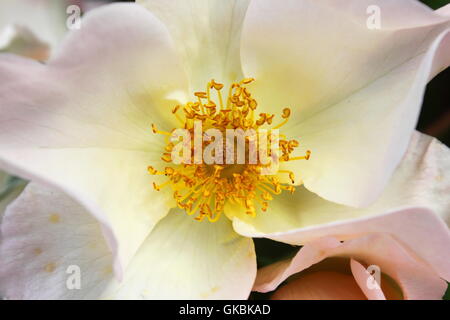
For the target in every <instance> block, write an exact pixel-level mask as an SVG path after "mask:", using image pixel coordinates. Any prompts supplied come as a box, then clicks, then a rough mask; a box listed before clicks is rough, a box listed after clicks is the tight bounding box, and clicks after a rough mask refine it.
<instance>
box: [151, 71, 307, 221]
mask: <svg viewBox="0 0 450 320" xmlns="http://www.w3.org/2000/svg"><path fill="white" fill-rule="evenodd" d="M253 81H254V79H252V78H249V79H244V80H242V81H240V82H239V83H232V84H231V86H230V88H229V91H228V96H227V97H226V99H225V100H224V99H223V96H222V89H223V88H224V85H223V84H221V83H218V82H215V81H214V80H211V81H210V82H209V83H208V84H207V86H206V91H205V92H195V94H194V95H195V96H196V97H197V101H195V102H188V103H186V104H185V105H177V106H175V107H174V108H173V110H172V113H173V115H174V116H175V117H176V118H177V119H178V121H179V122H180V127H179V128H174V129H172V130H171V132H167V131H161V130H158V129H157V128H156V126H155V125H154V124H152V130H153V133H156V134H161V135H165V136H166V138H167V145H166V147H165V150H164V152H163V154H162V157H161V159H162V160H163V161H165V162H167V163H168V165H167V167H165V168H164V170H162V171H158V170H156V169H155V168H153V167H152V166H149V167H148V172H149V173H150V174H152V175H165V176H166V177H167V181H166V182H164V183H163V184H161V185H157V184H156V183H153V187H154V188H155V189H156V190H158V191H159V190H161V189H162V188H166V187H171V188H172V191H173V196H174V199H175V200H176V202H177V205H178V207H179V208H181V209H183V210H185V211H186V213H187V214H188V215H195V219H196V220H199V221H201V220H203V219H204V218H207V219H208V220H209V221H210V222H215V221H217V220H218V219H219V218H220V216H221V214H222V213H223V211H224V207H225V205H226V204H227V202H229V203H230V204H233V205H239V206H240V207H242V208H243V210H244V211H245V213H246V214H248V215H250V216H253V217H254V216H255V215H256V212H257V209H260V210H261V211H267V208H268V206H269V202H270V201H271V200H272V199H273V196H274V195H278V194H280V193H281V192H283V191H288V192H291V193H293V192H294V191H295V187H294V185H293V184H294V183H295V177H294V173H293V172H291V171H287V170H278V168H276V169H275V171H274V170H273V164H274V163H276V164H278V162H286V161H293V160H302V159H305V160H308V159H309V157H310V154H311V152H310V151H309V150H308V151H307V152H306V154H305V155H304V156H300V157H292V156H291V154H292V152H293V151H294V149H295V148H297V147H298V146H299V143H298V141H297V140H293V139H291V140H288V139H286V137H285V136H284V135H280V136H279V137H278V136H276V135H275V132H276V133H277V132H278V129H279V128H281V127H282V126H283V125H284V124H286V123H287V121H288V119H289V117H290V114H291V110H290V109H289V108H285V109H283V111H282V114H281V118H282V121H281V122H280V123H279V124H277V125H274V126H272V122H273V120H274V117H275V115H273V114H268V113H259V115H258V116H256V109H257V106H258V103H257V101H256V100H255V99H254V98H253V97H252V95H251V93H250V91H249V90H248V87H247V86H248V85H249V84H250V83H251V82H253ZM213 95H214V96H215V97H216V99H214V98H213ZM180 129H182V130H184V132H185V134H184V135H182V136H181V137H182V138H183V139H182V142H180V141H179V138H180V135H179V134H177V135H175V132H178V131H179V130H180ZM203 130H206V133H204V131H203ZM230 132H233V134H234V135H230V134H229V133H230ZM236 132H238V134H235V133H236ZM249 132H250V133H249ZM225 136H226V138H223V137H225ZM263 136H264V137H265V139H263V138H262V137H263ZM213 137H214V139H212V138H213ZM236 139H237V141H238V143H237V146H236V148H235V145H234V142H235V140H236ZM268 140H270V141H268ZM177 141H178V143H176V142H177ZM256 144H258V145H259V147H260V148H259V152H257V151H256V150H255V145H256ZM274 146H275V147H276V148H274ZM199 149H200V151H199ZM235 149H238V150H237V152H235ZM202 150H205V151H204V154H205V153H207V155H210V158H213V161H211V159H209V161H208V159H206V158H207V157H205V159H206V160H205V159H201V156H202V153H201V152H202ZM239 151H242V152H239ZM180 153H182V154H183V157H182V158H183V159H184V161H182V163H180V161H179V160H178V161H174V157H175V158H179V155H180ZM264 153H266V154H264ZM269 158H270V159H269ZM268 159H269V160H272V161H268ZM269 167H271V168H272V171H269V170H268V168H269ZM278 174H287V175H288V176H289V178H290V180H291V183H292V184H285V183H281V182H280V180H279V178H278Z"/></svg>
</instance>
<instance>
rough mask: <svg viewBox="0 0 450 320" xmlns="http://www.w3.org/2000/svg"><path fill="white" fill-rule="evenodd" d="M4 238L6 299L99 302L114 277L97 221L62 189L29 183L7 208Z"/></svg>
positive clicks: (0, 262) (0, 285)
mask: <svg viewBox="0 0 450 320" xmlns="http://www.w3.org/2000/svg"><path fill="white" fill-rule="evenodd" d="M0 235H1V241H0V295H1V296H2V297H3V298H7V299H39V300H41V299H95V298H99V297H101V294H102V292H103V291H104V290H105V288H106V287H107V285H108V284H109V283H110V281H112V279H113V278H114V277H113V273H112V263H113V257H112V254H111V252H110V251H109V249H108V247H107V245H106V242H105V239H104V238H103V236H102V232H101V230H100V225H99V223H98V221H96V219H94V218H93V217H92V215H91V214H89V213H88V212H86V211H85V210H84V209H83V208H82V207H81V206H80V205H79V204H78V203H76V202H75V201H73V200H72V199H71V198H69V197H68V196H66V195H64V194H62V193H61V192H59V191H53V190H51V189H48V188H45V187H42V186H40V185H37V184H35V183H30V184H29V185H28V186H27V187H26V188H25V190H24V192H23V193H22V194H21V195H20V196H19V197H18V198H17V199H16V200H15V201H14V202H13V203H12V204H11V205H10V206H9V207H8V209H7V210H6V212H5V217H4V219H3V223H2V224H1V233H0ZM77 275H79V276H80V277H79V280H80V281H79V282H78V279H77V278H76V277H77ZM67 283H68V284H69V286H67ZM78 284H79V285H80V286H79V287H78V286H77V285H78Z"/></svg>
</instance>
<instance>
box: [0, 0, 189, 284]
mask: <svg viewBox="0 0 450 320" xmlns="http://www.w3.org/2000/svg"><path fill="white" fill-rule="evenodd" d="M0 81H1V82H2V86H1V87H0V111H1V112H0V122H1V124H2V126H1V129H0V166H1V167H3V168H6V169H7V170H8V171H9V172H11V173H13V174H16V175H19V176H21V177H24V178H27V179H32V180H34V181H38V182H42V183H44V184H47V185H52V186H54V187H57V188H59V189H61V190H64V191H65V192H67V193H68V194H69V195H71V196H73V197H75V198H77V199H78V200H79V201H80V202H81V203H82V204H83V205H84V206H85V207H86V208H88V209H89V210H90V211H91V212H92V213H93V214H94V215H95V216H96V217H97V219H98V220H99V221H101V222H102V223H103V226H102V227H103V231H104V232H105V235H106V237H107V240H108V243H109V245H110V247H111V248H112V250H113V251H114V253H115V255H116V265H115V270H116V271H117V272H118V274H119V276H120V270H121V269H122V268H123V267H124V266H125V265H126V264H127V263H128V261H129V259H130V258H131V257H132V256H133V254H134V252H135V251H136V250H137V248H138V247H139V245H140V244H141V243H142V241H143V240H144V239H145V237H146V236H147V235H148V233H149V232H150V231H151V229H152V228H153V226H154V224H155V223H156V222H157V221H158V220H159V219H161V218H162V217H163V216H164V215H165V214H166V213H167V211H168V206H167V203H166V201H165V199H164V196H163V195H162V194H161V193H157V192H156V191H153V189H152V186H151V182H152V179H151V177H150V176H149V175H148V173H147V172H146V169H147V166H148V165H150V164H153V165H155V162H156V161H158V159H159V157H160V154H161V153H160V152H161V150H162V149H161V148H162V146H164V139H162V138H160V137H159V136H157V135H154V134H152V132H151V129H150V124H151V123H152V122H155V124H157V125H158V124H161V125H164V124H167V121H166V119H167V118H169V117H170V115H171V114H170V112H168V111H167V107H168V106H169V105H172V104H173V102H174V101H172V100H170V98H168V95H171V94H173V93H174V91H176V90H184V89H185V88H186V83H187V82H186V79H185V75H184V73H183V71H182V70H181V68H180V65H179V63H178V58H177V56H176V53H175V52H174V47H173V43H172V41H171V39H170V36H169V34H168V32H167V31H166V29H165V28H164V26H163V25H162V24H161V23H160V22H159V21H158V20H157V19H156V18H155V17H154V16H152V15H151V14H150V13H149V12H148V11H147V10H145V9H143V8H141V7H140V6H138V5H135V4H115V5H110V6H104V7H101V8H99V9H98V10H93V11H91V12H89V13H88V14H87V15H86V16H85V19H84V20H83V22H82V28H81V29H80V30H76V31H73V32H72V33H71V34H70V35H69V36H68V38H66V39H65V42H64V43H63V45H62V46H61V47H60V51H59V54H57V55H56V56H55V57H53V58H52V59H50V61H49V62H48V64H47V65H41V64H39V63H36V62H34V61H31V60H26V59H22V58H19V57H14V56H8V55H5V56H0ZM170 118H172V117H170Z"/></svg>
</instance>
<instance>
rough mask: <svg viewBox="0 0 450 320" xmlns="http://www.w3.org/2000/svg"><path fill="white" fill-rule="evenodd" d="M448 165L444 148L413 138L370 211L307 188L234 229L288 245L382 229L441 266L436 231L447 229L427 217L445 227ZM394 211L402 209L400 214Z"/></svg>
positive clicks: (449, 204)
mask: <svg viewBox="0 0 450 320" xmlns="http://www.w3.org/2000/svg"><path fill="white" fill-rule="evenodd" d="M449 165H450V150H449V149H448V147H446V146H445V145H443V144H442V143H441V142H439V141H438V140H436V139H434V138H431V137H429V136H426V135H423V134H420V133H415V134H414V135H413V138H412V140H411V143H410V146H409V149H408V152H407V153H406V155H405V157H404V159H403V161H402V163H401V164H400V166H399V167H398V169H397V170H396V172H395V174H394V176H393V178H392V181H391V182H390V184H389V185H388V187H387V188H386V190H385V191H384V192H383V194H382V196H381V197H380V199H378V200H377V201H376V202H375V203H374V204H372V205H371V206H369V207H367V208H365V209H355V208H351V207H347V206H343V205H338V204H335V203H332V202H329V201H326V200H324V199H322V198H320V197H319V196H317V195H314V194H313V193H311V192H309V191H307V190H306V189H300V190H298V191H296V192H295V194H294V195H290V194H285V195H282V196H280V197H277V198H275V199H274V200H273V201H272V203H271V206H273V208H272V210H271V211H270V212H267V213H264V212H262V213H260V214H258V215H257V216H256V217H255V218H250V217H246V216H245V215H241V217H240V218H235V219H234V227H235V230H236V231H237V232H238V233H240V234H242V235H245V236H251V237H268V238H270V239H273V240H277V241H282V242H287V243H292V244H303V243H305V242H307V241H311V240H313V239H317V238H319V237H322V236H326V235H335V236H338V235H341V236H342V235H345V234H352V235H354V236H355V235H356V234H358V233H360V232H377V231H379V230H378V228H381V229H382V230H385V231H386V232H389V233H391V234H394V235H396V236H397V237H399V238H401V239H407V240H408V241H412V242H413V243H414V248H416V249H417V250H419V251H420V252H421V254H422V255H423V256H426V257H427V259H430V261H436V262H437V261H439V263H433V265H440V264H441V263H443V262H444V261H445V259H448V260H447V261H450V257H448V256H447V255H445V254H444V256H443V252H446V250H445V249H444V248H445V247H446V246H447V243H446V240H445V239H441V240H439V239H438V238H436V237H435V236H436V232H435V231H434V230H446V229H447V226H446V225H445V223H444V222H442V221H441V220H440V219H438V218H434V219H429V217H428V216H429V215H432V216H435V215H436V216H439V217H440V218H441V219H442V220H444V221H446V222H447V223H449V214H450V201H449V198H448V193H449V190H450V182H449V181H448V179H447V175H446V172H448V171H449V170H450V168H449ZM413 206H416V207H427V208H431V209H432V210H431V211H432V213H430V212H429V213H424V212H416V211H415V210H414V209H406V208H407V207H413ZM396 208H405V210H402V213H399V212H397V211H398V210H396ZM386 212H391V213H390V214H386ZM405 219H406V220H408V221H409V220H410V219H416V220H414V221H420V223H419V222H417V223H414V224H411V225H408V224H404V223H403V221H404V220H405ZM358 228H361V229H358ZM420 230H422V231H420ZM424 230H425V231H424ZM417 232H425V233H430V236H429V237H428V238H427V239H428V240H429V241H432V245H431V244H430V245H425V246H424V244H423V243H422V242H421V241H419V240H417V239H416V238H415V235H416V234H417ZM437 234H439V233H437ZM430 248H434V249H430ZM447 251H448V250H447ZM435 259H436V260H435ZM448 270H450V265H445V267H442V268H440V270H439V272H440V273H441V274H442V275H445V276H446V277H450V273H449V272H448Z"/></svg>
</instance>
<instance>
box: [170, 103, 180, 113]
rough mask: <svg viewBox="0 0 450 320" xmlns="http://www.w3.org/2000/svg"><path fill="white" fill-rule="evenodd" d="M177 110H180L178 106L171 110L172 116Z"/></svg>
mask: <svg viewBox="0 0 450 320" xmlns="http://www.w3.org/2000/svg"><path fill="white" fill-rule="evenodd" d="M179 109H180V105H176V106H175V107H174V108H173V109H172V113H173V114H175V113H177V112H178V110H179Z"/></svg>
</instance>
